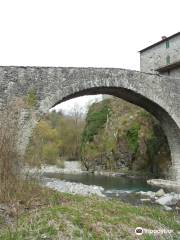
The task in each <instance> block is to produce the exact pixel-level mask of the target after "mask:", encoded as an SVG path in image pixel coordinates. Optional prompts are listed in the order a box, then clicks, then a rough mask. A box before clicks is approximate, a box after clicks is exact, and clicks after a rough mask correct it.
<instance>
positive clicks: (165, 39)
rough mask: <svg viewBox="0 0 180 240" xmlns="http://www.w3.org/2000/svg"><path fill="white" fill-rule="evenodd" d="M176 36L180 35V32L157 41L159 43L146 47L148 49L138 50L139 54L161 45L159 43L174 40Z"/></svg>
mask: <svg viewBox="0 0 180 240" xmlns="http://www.w3.org/2000/svg"><path fill="white" fill-rule="evenodd" d="M178 35H180V32H177V33H175V34H173V35H171V36H169V37H166V38H164V39H162V40H161V41H159V42H156V43H154V44H152V45H150V46H148V47H146V48H143V49H142V50H140V51H139V52H140V53H142V52H144V51H146V50H148V49H150V48H153V47H155V46H156V45H158V44H161V43H163V42H165V41H167V40H169V39H171V38H174V37H176V36H178Z"/></svg>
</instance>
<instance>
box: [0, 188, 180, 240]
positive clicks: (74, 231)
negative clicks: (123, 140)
mask: <svg viewBox="0 0 180 240" xmlns="http://www.w3.org/2000/svg"><path fill="white" fill-rule="evenodd" d="M24 196H26V197H25V198H23V199H21V197H20V198H19V199H18V198H17V199H16V203H14V205H13V204H12V203H11V206H14V208H13V207H12V209H11V211H12V213H11V224H10V223H9V224H7V223H5V219H4V218H3V216H0V239H2V240H10V239H11V240H15V239H17V240H26V239H27V240H30V239H32V240H39V239H53V240H59V239H61V240H64V239H73V240H74V239H75V240H76V239H83V240H85V239H97V240H101V239H102V240H106V239H107V240H109V239H113V240H114V239H130V240H131V239H148V240H150V239H180V235H178V234H179V233H180V216H178V214H177V213H176V212H165V211H163V210H161V209H160V208H157V207H156V208H155V207H154V208H153V207H135V206H132V205H129V204H125V203H122V202H120V201H117V200H108V199H104V198H98V197H95V196H93V197H83V196H78V195H70V194H64V193H58V192H55V191H52V190H49V189H46V188H40V187H38V186H34V187H32V188H31V189H29V194H28V196H27V195H24ZM9 211H10V210H9ZM136 227H142V228H146V229H153V230H154V229H171V230H173V234H171V236H170V235H161V237H158V238H157V237H155V236H153V235H142V236H141V237H139V238H137V236H136V235H135V233H134V230H135V228H136Z"/></svg>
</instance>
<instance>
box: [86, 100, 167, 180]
mask: <svg viewBox="0 0 180 240" xmlns="http://www.w3.org/2000/svg"><path fill="white" fill-rule="evenodd" d="M81 159H82V162H83V164H84V166H85V167H86V168H87V169H88V170H90V169H91V170H113V171H114V170H115V171H123V172H136V173H137V172H138V173H139V174H141V173H142V174H143V175H146V174H147V175H154V176H155V177H168V169H169V167H170V165H171V160H170V151H169V147H168V143H167V139H166V137H165V135H164V133H163V131H162V129H161V127H160V125H159V122H158V121H157V120H156V119H155V118H154V117H153V116H152V115H150V114H149V113H147V112H146V111H145V110H143V109H141V108H139V107H137V106H134V105H132V104H130V103H128V102H125V101H123V100H121V99H117V98H110V99H105V100H103V101H102V102H100V103H95V104H93V105H92V106H91V107H90V109H89V112H88V114H87V119H86V126H85V129H84V132H83V136H82V144H81Z"/></svg>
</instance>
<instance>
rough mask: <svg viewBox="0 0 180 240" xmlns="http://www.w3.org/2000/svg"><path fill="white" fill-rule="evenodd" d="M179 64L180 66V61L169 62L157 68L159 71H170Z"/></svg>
mask: <svg viewBox="0 0 180 240" xmlns="http://www.w3.org/2000/svg"><path fill="white" fill-rule="evenodd" d="M179 66H180V61H178V62H173V63H171V64H168V65H164V66H162V67H159V68H157V69H155V70H156V71H158V72H166V71H169V70H171V69H174V68H177V67H179Z"/></svg>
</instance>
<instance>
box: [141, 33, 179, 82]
mask: <svg viewBox="0 0 180 240" xmlns="http://www.w3.org/2000/svg"><path fill="white" fill-rule="evenodd" d="M140 69H141V71H142V72H147V73H160V74H163V75H169V76H172V77H177V78H180V33H176V34H174V35H172V36H170V37H167V38H165V37H164V38H163V39H162V40H161V41H160V42H157V43H155V44H153V45H151V46H149V47H147V48H145V49H143V50H141V51H140Z"/></svg>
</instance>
